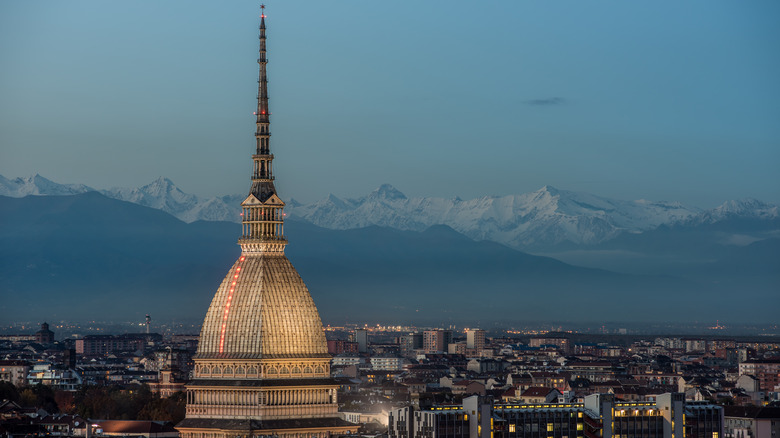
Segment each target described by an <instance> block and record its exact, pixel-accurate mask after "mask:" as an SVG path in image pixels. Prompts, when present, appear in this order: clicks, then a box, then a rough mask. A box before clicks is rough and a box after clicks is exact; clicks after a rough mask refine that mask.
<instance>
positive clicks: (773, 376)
mask: <svg viewBox="0 0 780 438" xmlns="http://www.w3.org/2000/svg"><path fill="white" fill-rule="evenodd" d="M739 375H740V376H743V375H749V376H753V377H755V378H756V379H758V388H759V390H761V391H766V392H771V391H775V387H776V386H778V385H780V359H763V360H759V359H751V360H747V361H745V362H742V363H740V364H739Z"/></svg>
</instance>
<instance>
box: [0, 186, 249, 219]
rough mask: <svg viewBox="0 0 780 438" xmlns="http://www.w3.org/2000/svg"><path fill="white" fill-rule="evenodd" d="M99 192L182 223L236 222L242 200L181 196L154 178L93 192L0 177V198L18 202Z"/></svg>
mask: <svg viewBox="0 0 780 438" xmlns="http://www.w3.org/2000/svg"><path fill="white" fill-rule="evenodd" d="M85 192H99V193H101V194H103V195H105V196H107V197H109V198H113V199H119V200H120V201H127V202H132V203H134V204H140V205H143V206H146V207H151V208H155V209H158V210H162V211H164V212H166V213H169V214H171V215H173V216H175V217H177V218H179V219H180V220H182V221H184V222H195V221H198V220H205V221H233V222H237V221H240V217H241V216H240V213H241V207H239V204H240V203H241V201H242V200H243V197H241V196H240V195H234V196H220V197H214V198H203V197H199V196H196V195H191V194H189V193H184V192H182V191H181V190H180V189H179V188H178V187H176V185H175V184H174V183H173V182H172V181H171V180H169V179H168V178H163V177H160V178H157V179H156V180H154V181H152V182H151V183H149V184H147V185H145V186H143V187H139V188H135V189H130V188H112V189H108V190H96V189H94V188H92V187H89V186H85V185H83V184H59V183H56V182H53V181H51V180H49V179H46V178H44V177H42V176H40V175H34V176H30V177H25V178H14V179H7V178H5V177H3V176H2V175H0V196H9V197H12V198H21V197H24V196H28V195H39V196H45V195H48V196H62V195H77V194H79V193H85Z"/></svg>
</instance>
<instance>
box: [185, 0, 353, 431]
mask: <svg viewBox="0 0 780 438" xmlns="http://www.w3.org/2000/svg"><path fill="white" fill-rule="evenodd" d="M261 7H262V8H264V6H261ZM265 43H266V34H265V14H262V15H261V16H260V55H259V58H258V60H257V62H258V63H259V64H260V78H259V81H258V84H259V85H258V95H257V112H256V124H257V129H256V132H255V139H256V148H255V153H254V154H253V155H252V161H253V162H254V166H253V171H252V185H251V188H250V190H249V195H248V196H247V198H246V199H245V200H244V201H243V202H242V203H241V207H242V211H243V212H242V216H243V217H242V235H241V238H240V239H239V240H238V243H239V245H240V246H241V256H240V257H239V258H238V260H237V261H236V262H235V263H234V264H233V266H232V267H231V268H230V271H229V272H228V274H227V276H226V277H225V279H224V280H223V281H222V284H221V285H220V286H219V288H218V289H217V293H216V294H215V295H214V299H213V300H212V301H211V305H210V306H209V309H208V311H207V313H206V318H205V319H204V321H203V327H202V329H201V332H200V341H199V343H198V351H197V354H196V355H195V357H194V362H195V369H194V380H193V381H192V382H190V384H188V385H187V416H186V418H185V419H184V420H183V421H182V422H181V423H179V424H178V425H177V429H178V430H179V432H180V433H181V436H182V437H183V438H219V437H228V436H229V437H231V438H234V437H253V436H258V435H274V436H280V437H281V436H289V437H292V436H303V435H306V436H307V437H316V436H321V437H325V436H331V435H339V434H345V433H349V432H355V431H356V429H357V427H356V426H355V425H353V424H351V423H348V422H346V421H343V420H341V419H340V418H338V404H337V400H336V389H337V388H338V383H336V381H335V380H333V379H332V378H331V377H330V355H329V354H328V349H327V343H326V340H325V333H324V331H323V329H322V322H321V320H320V316H319V313H318V312H317V307H316V306H315V305H314V301H313V300H312V298H311V295H310V294H309V290H308V289H307V288H306V285H305V284H304V282H303V280H302V279H301V277H300V275H298V272H296V270H295V268H294V267H293V266H292V264H291V263H290V261H289V260H288V259H287V257H286V256H285V255H284V248H285V246H286V244H287V240H286V239H285V236H284V229H283V227H284V202H283V201H282V200H281V198H280V197H279V196H278V194H277V192H276V188H275V186H274V176H273V170H272V169H273V168H272V163H273V159H274V156H273V154H271V149H270V139H271V132H270V112H269V110H268V87H267V85H268V81H267V77H266V63H267V60H266V47H265Z"/></svg>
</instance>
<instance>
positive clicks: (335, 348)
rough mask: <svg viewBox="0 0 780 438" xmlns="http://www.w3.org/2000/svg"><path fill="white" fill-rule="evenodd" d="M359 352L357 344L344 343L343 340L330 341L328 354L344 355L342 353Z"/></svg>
mask: <svg viewBox="0 0 780 438" xmlns="http://www.w3.org/2000/svg"><path fill="white" fill-rule="evenodd" d="M357 352H358V344H357V342H350V341H343V340H337V339H334V340H330V341H328V353H330V354H334V355H335V354H342V353H355V354H357Z"/></svg>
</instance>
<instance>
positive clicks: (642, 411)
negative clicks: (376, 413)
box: [388, 393, 723, 438]
mask: <svg viewBox="0 0 780 438" xmlns="http://www.w3.org/2000/svg"><path fill="white" fill-rule="evenodd" d="M388 420H389V426H388V435H389V437H390V438H525V437H534V438H537V437H560V438H562V437H572V438H574V437H587V438H629V437H630V438H676V437H680V438H682V437H690V438H721V437H722V436H723V408H722V407H720V406H716V405H711V404H707V403H699V402H686V401H685V398H684V395H683V394H680V393H666V394H662V395H660V396H658V398H657V400H656V401H655V402H622V401H617V400H615V398H614V396H613V395H612V394H593V395H589V396H586V397H585V401H584V402H583V403H533V404H520V403H517V404H515V403H493V402H491V400H490V399H489V398H485V397H479V396H472V397H468V398H466V399H464V400H463V404H461V405H454V406H452V405H449V406H448V405H433V406H428V407H424V408H416V407H414V406H407V407H404V408H400V409H396V410H393V411H391V412H390V414H389V416H388Z"/></svg>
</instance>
